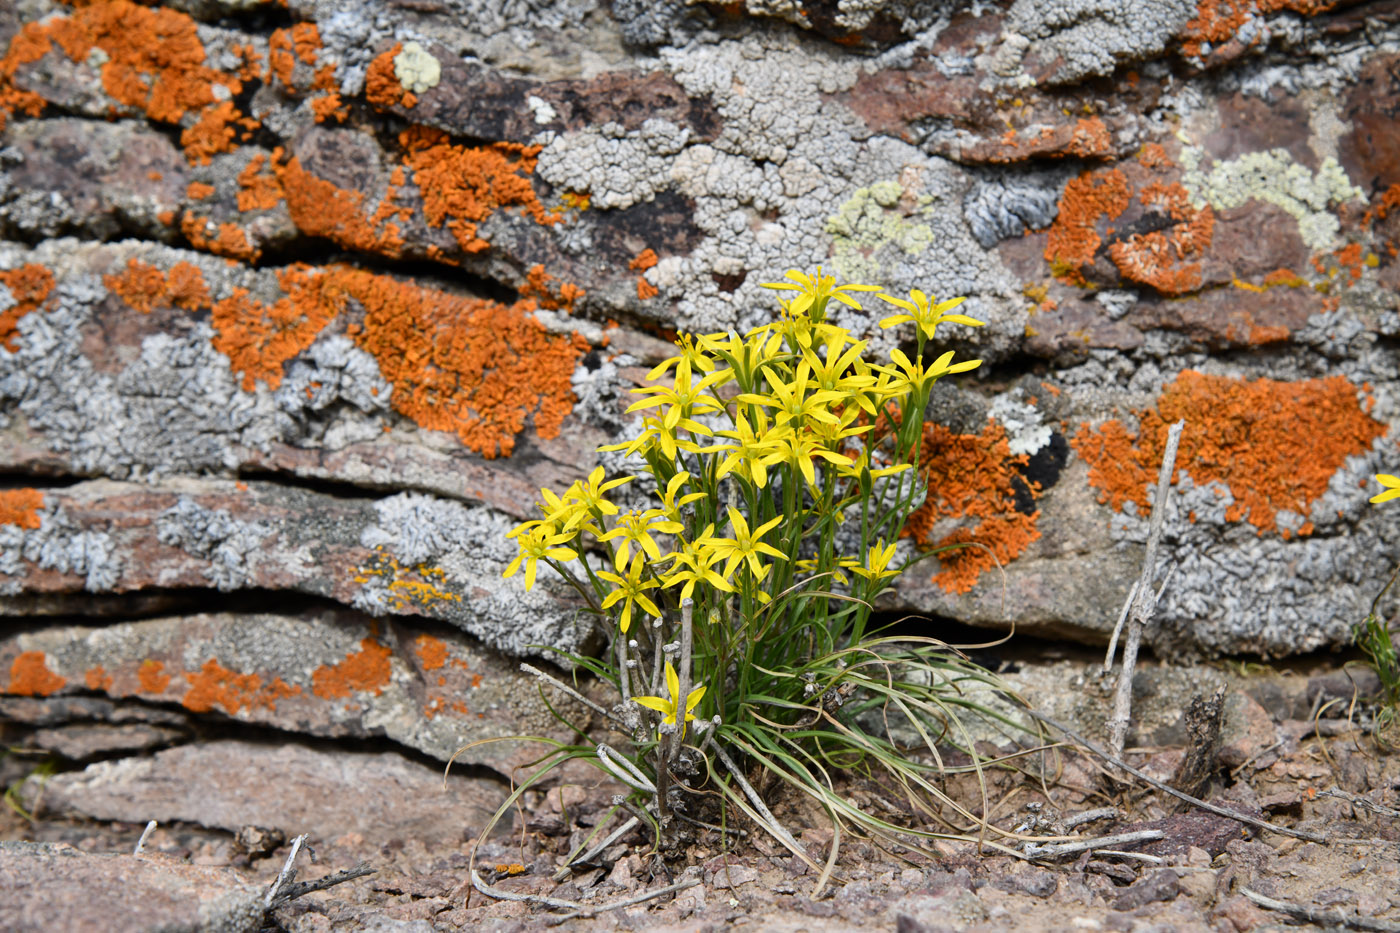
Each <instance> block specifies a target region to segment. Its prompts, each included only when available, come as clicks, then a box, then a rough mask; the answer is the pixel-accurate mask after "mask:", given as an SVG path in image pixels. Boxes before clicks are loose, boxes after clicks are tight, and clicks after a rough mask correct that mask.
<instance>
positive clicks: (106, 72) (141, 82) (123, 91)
mask: <svg viewBox="0 0 1400 933" xmlns="http://www.w3.org/2000/svg"><path fill="white" fill-rule="evenodd" d="M55 48H57V50H59V51H61V52H62V54H64V55H65V56H67V57H68V59H69V60H70V61H73V62H80V63H81V62H87V61H89V56H90V54H91V53H92V51H93V50H94V49H98V50H101V52H102V53H103V61H102V63H101V65H100V66H99V68H100V71H101V75H102V86H103V89H104V90H105V91H106V92H107V94H108V95H109V96H110V97H112V98H113V99H114V100H115V101H117V103H118V104H120V105H122V106H124V107H127V108H130V109H132V110H136V111H139V112H142V113H144V114H145V115H146V116H147V117H149V118H150V119H152V120H155V121H157V122H160V123H170V124H179V123H181V122H182V120H183V118H184V117H185V116H186V114H190V113H193V114H198V115H199V116H198V119H197V121H196V123H195V126H194V127H191V128H190V129H189V130H187V131H186V132H187V133H189V134H190V138H189V143H190V148H189V157H190V159H191V161H196V162H198V161H201V160H203V159H206V158H207V157H208V155H209V154H211V153H212V152H219V151H224V150H223V149H221V148H219V147H220V146H223V145H224V143H223V142H222V141H221V140H223V138H224V129H225V127H226V126H227V124H228V123H230V122H232V121H233V120H235V119H240V115H238V114H237V112H236V111H235V110H234V109H233V106H232V103H231V102H230V100H229V98H232V97H234V96H236V95H237V94H238V93H239V92H240V91H242V89H243V79H242V78H241V77H240V76H239V75H237V74H226V73H223V72H220V71H217V70H215V69H213V68H209V67H208V66H206V65H205V51H204V45H203V43H201V42H200V40H199V34H198V30H197V27H196V24H195V21H194V20H193V19H192V18H191V17H189V16H187V15H186V14H184V13H180V12H178V11H175V10H171V9H168V8H164V7H157V8H150V7H145V6H140V5H138V4H135V3H132V2H130V0H109V2H106V3H93V4H91V5H88V6H80V7H79V8H77V9H75V10H74V11H73V13H72V15H71V16H52V17H49V18H47V19H44V20H41V21H37V22H31V23H26V24H25V25H24V27H23V28H22V29H21V30H20V32H19V34H18V35H16V36H15V37H14V39H13V40H11V43H10V48H9V50H8V52H7V53H6V55H5V58H4V59H3V61H0V110H4V111H11V112H12V111H14V110H22V111H24V112H25V113H28V114H30V115H34V114H37V113H38V108H39V107H41V106H42V100H41V99H39V98H38V97H37V96H36V95H32V94H28V93H27V92H18V91H16V89H15V88H14V87H13V78H14V76H15V73H16V71H17V70H18V69H19V68H20V67H22V66H23V65H26V64H29V63H32V62H35V61H37V60H39V59H40V58H42V57H43V56H44V55H45V54H47V53H49V52H50V51H52V50H54V49H55ZM216 85H218V86H222V87H223V89H224V90H225V91H226V92H227V93H225V94H222V95H216V94H215V91H214V87H215V86H216ZM220 96H222V97H223V100H220ZM0 118H2V117H0ZM241 119H246V118H241Z"/></svg>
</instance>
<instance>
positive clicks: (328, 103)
mask: <svg viewBox="0 0 1400 933" xmlns="http://www.w3.org/2000/svg"><path fill="white" fill-rule="evenodd" d="M311 112H312V113H313V114H315V116H316V122H317V123H326V122H328V121H329V122H334V123H344V122H345V120H346V119H347V118H348V117H349V116H350V108H349V107H347V106H346V105H345V102H344V101H342V100H341V99H340V95H339V94H338V93H336V92H335V91H331V92H330V93H328V94H323V95H321V96H319V97H316V98H314V99H312V101H311Z"/></svg>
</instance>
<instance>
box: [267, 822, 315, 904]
mask: <svg viewBox="0 0 1400 933" xmlns="http://www.w3.org/2000/svg"><path fill="white" fill-rule="evenodd" d="M306 837H307V833H302V834H301V835H300V836H297V837H296V838H295V839H293V840H292V851H291V852H288V853H287V861H285V862H283V863H282V870H281V871H279V872H278V873H277V880H276V881H274V882H272V887H270V888H268V889H267V894H266V895H265V896H264V897H263V909H264V910H271V909H272V904H273V902H274V901H276V900H277V895H278V894H279V893H280V892H281V890H282V886H283V885H285V884H290V883H291V882H293V881H295V880H296V877H297V869H296V864H297V856H298V855H299V854H301V847H302V845H304V844H305V843H306Z"/></svg>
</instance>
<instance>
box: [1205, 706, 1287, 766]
mask: <svg viewBox="0 0 1400 933" xmlns="http://www.w3.org/2000/svg"><path fill="white" fill-rule="evenodd" d="M1277 743H1278V729H1277V727H1276V726H1275V725H1274V721H1273V719H1272V718H1271V717H1270V716H1269V713H1268V711H1267V710H1265V709H1264V707H1262V706H1260V705H1259V704H1258V703H1256V702H1254V699H1253V698H1252V697H1250V696H1249V694H1247V693H1245V692H1244V691H1242V690H1236V691H1235V692H1233V693H1231V694H1230V695H1229V696H1227V697H1226V698H1225V715H1224V720H1223V722H1222V724H1221V732H1220V752H1219V754H1218V756H1217V757H1218V759H1219V761H1220V763H1221V764H1222V765H1224V766H1225V767H1227V768H1238V767H1239V766H1240V765H1243V764H1244V763H1245V762H1247V761H1251V760H1255V759H1257V758H1258V756H1259V755H1261V754H1262V753H1263V752H1264V751H1265V750H1266V749H1268V748H1270V747H1272V746H1274V745H1275V744H1277Z"/></svg>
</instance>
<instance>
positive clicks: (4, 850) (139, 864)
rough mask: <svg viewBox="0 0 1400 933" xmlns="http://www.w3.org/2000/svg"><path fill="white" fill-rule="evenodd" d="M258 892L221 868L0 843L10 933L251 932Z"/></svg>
mask: <svg viewBox="0 0 1400 933" xmlns="http://www.w3.org/2000/svg"><path fill="white" fill-rule="evenodd" d="M262 899H263V891H262V889H261V887H260V886H256V885H252V884H249V883H247V882H246V881H244V880H243V879H242V878H241V877H240V876H239V875H237V874H235V873H234V872H231V871H226V870H224V869H219V868H209V867H204V866H198V865H187V864H184V863H183V862H178V861H172V860H168V859H165V858H162V857H159V856H145V857H141V858H137V857H134V856H130V855H89V854H87V853H85V852H83V851H81V850H79V849H76V848H74V847H73V846H70V845H64V844H62V843H37V842H0V927H3V928H4V929H6V930H11V931H14V933H28V931H35V933H38V931H47V930H169V931H171V933H176V931H181V933H183V931H191V933H193V931H208V933H237V931H243V930H247V931H253V930H257V929H258V928H259V926H260V925H261V924H262V919H263V906H262Z"/></svg>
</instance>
